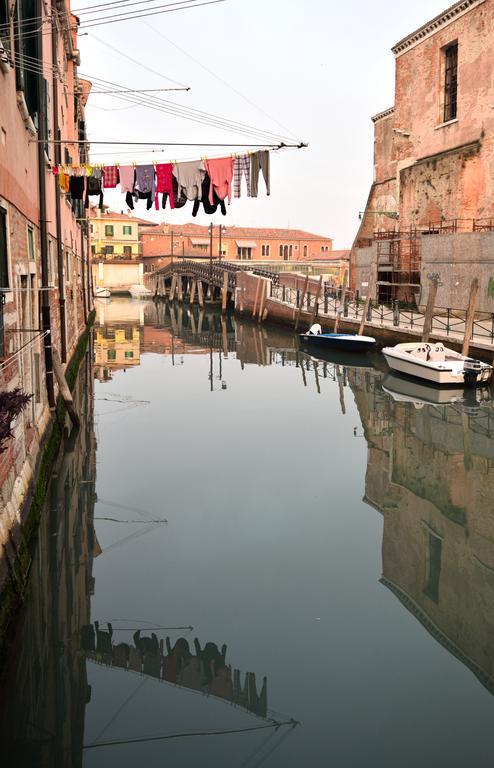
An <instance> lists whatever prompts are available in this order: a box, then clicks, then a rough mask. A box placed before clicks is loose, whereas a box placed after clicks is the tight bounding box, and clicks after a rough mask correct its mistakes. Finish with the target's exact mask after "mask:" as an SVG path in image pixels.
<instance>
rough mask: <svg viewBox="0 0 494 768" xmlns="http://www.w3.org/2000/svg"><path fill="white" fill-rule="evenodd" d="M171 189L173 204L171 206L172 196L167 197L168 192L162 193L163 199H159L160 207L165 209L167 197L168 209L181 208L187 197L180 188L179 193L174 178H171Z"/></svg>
mask: <svg viewBox="0 0 494 768" xmlns="http://www.w3.org/2000/svg"><path fill="white" fill-rule="evenodd" d="M172 189H173V203H174V205H173V206H172V195H169V194H168V192H163V197H162V199H161V207H162V208H166V201H167V200H168V197H170V208H172V207H173V208H183V207H184V205H185V204H186V203H187V195H186V194H185V192H184V190H183V189H182V188H181V189H180V191H179V188H178V181H177V179H176V178H175V176H172Z"/></svg>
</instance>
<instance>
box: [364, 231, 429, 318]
mask: <svg viewBox="0 0 494 768" xmlns="http://www.w3.org/2000/svg"><path fill="white" fill-rule="evenodd" d="M422 234H423V233H422V231H421V230H418V229H416V228H415V227H410V229H408V230H406V231H404V232H400V231H396V230H392V231H388V232H376V233H375V234H374V240H375V241H376V242H377V288H378V300H379V301H380V302H381V303H388V302H391V301H394V300H395V299H397V300H399V301H405V302H409V303H413V302H414V301H415V298H416V294H417V293H418V291H420V267H421V248H420V236H421V235H422Z"/></svg>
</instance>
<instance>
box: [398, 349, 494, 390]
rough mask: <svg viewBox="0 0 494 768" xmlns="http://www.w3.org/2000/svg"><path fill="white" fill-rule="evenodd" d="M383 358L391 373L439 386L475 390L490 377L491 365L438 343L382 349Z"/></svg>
mask: <svg viewBox="0 0 494 768" xmlns="http://www.w3.org/2000/svg"><path fill="white" fill-rule="evenodd" d="M383 355H384V357H385V358H386V362H387V364H388V365H389V367H390V368H391V370H392V371H397V372H398V373H404V374H406V375H407V376H413V377H414V378H416V379H422V380H424V381H427V382H429V383H430V384H436V385H439V386H449V385H456V386H457V387H461V386H467V387H475V386H477V385H478V384H486V383H487V382H489V381H490V379H491V377H492V366H491V365H488V364H487V363H483V362H482V361H481V360H474V359H473V358H472V357H466V356H465V355H461V354H460V353H459V352H455V350H454V349H449V348H448V347H445V346H444V345H443V344H442V343H441V342H431V343H430V344H427V343H425V342H418V343H417V342H413V343H409V344H397V345H396V346H395V347H385V348H384V349H383Z"/></svg>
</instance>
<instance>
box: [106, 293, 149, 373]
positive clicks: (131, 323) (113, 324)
mask: <svg viewBox="0 0 494 768" xmlns="http://www.w3.org/2000/svg"><path fill="white" fill-rule="evenodd" d="M96 309H97V316H96V323H95V326H94V364H95V376H96V378H97V379H99V381H108V380H109V379H111V377H112V374H113V371H122V370H126V369H127V368H132V367H134V366H138V365H140V362H141V338H142V329H143V327H144V305H143V304H141V303H140V302H138V301H131V300H130V299H124V300H121V299H113V300H112V301H108V302H106V300H103V301H101V300H100V301H98V302H97V308H96Z"/></svg>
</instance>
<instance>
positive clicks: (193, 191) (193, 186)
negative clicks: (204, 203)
mask: <svg viewBox="0 0 494 768" xmlns="http://www.w3.org/2000/svg"><path fill="white" fill-rule="evenodd" d="M173 175H174V176H175V178H176V179H177V181H178V185H179V187H181V188H182V189H183V190H185V194H186V195H187V200H200V199H201V188H202V180H203V178H204V163H203V161H202V160H192V161H189V162H187V163H174V164H173Z"/></svg>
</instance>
